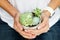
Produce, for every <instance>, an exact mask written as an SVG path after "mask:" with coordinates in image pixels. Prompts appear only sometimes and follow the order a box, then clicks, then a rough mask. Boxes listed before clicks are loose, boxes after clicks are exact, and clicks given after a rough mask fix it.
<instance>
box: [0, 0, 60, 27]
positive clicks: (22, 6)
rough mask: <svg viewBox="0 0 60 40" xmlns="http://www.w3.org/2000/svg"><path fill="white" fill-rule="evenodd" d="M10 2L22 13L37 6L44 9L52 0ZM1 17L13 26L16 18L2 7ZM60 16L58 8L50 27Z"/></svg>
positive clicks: (51, 19)
mask: <svg viewBox="0 0 60 40" xmlns="http://www.w3.org/2000/svg"><path fill="white" fill-rule="evenodd" d="M9 2H10V3H11V4H12V5H13V6H14V7H15V8H16V9H17V10H19V11H20V13H23V12H25V11H32V10H33V9H35V8H37V7H38V8H40V9H41V10H43V9H44V8H45V7H47V5H48V3H49V2H50V0H9ZM0 17H1V19H2V20H3V21H4V22H6V23H7V24H8V25H9V26H10V27H12V28H13V24H14V20H13V18H12V16H11V15H9V13H7V12H6V11H5V10H3V9H2V8H0ZM59 18H60V10H59V8H57V9H56V10H55V14H54V15H53V16H52V17H51V18H50V19H49V27H51V26H53V25H54V24H55V23H56V22H57V21H58V20H59Z"/></svg>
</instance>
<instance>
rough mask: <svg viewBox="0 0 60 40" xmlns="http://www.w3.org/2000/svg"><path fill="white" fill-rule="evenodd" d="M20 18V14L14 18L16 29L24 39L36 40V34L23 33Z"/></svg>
mask: <svg viewBox="0 0 60 40" xmlns="http://www.w3.org/2000/svg"><path fill="white" fill-rule="evenodd" d="M19 17H20V15H19V13H17V14H16V16H15V17H14V29H15V30H16V31H17V32H18V33H19V34H20V35H21V36H23V37H24V38H27V39H33V38H35V37H36V36H35V35H34V34H31V33H28V32H25V31H23V27H22V25H21V24H20V23H19Z"/></svg>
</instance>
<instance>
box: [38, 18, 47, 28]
mask: <svg viewBox="0 0 60 40" xmlns="http://www.w3.org/2000/svg"><path fill="white" fill-rule="evenodd" d="M47 21H48V19H47V18H44V20H43V22H42V23H40V24H39V26H38V28H37V29H41V28H43V27H44V26H45V25H46V24H47Z"/></svg>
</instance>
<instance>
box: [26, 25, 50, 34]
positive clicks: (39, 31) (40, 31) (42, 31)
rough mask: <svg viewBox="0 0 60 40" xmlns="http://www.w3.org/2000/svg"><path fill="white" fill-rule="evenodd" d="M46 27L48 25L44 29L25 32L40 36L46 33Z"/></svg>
mask: <svg viewBox="0 0 60 40" xmlns="http://www.w3.org/2000/svg"><path fill="white" fill-rule="evenodd" d="M48 26H49V25H46V26H45V27H44V28H42V29H39V30H27V32H31V33H33V34H36V35H40V34H42V33H44V32H47V31H48V29H49V27H48Z"/></svg>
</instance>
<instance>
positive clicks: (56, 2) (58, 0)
mask: <svg viewBox="0 0 60 40" xmlns="http://www.w3.org/2000/svg"><path fill="white" fill-rule="evenodd" d="M48 6H49V7H51V8H52V9H54V10H55V9H56V8H57V7H59V6H60V0H51V1H50V3H49V4H48ZM44 11H45V12H46V15H47V16H50V15H51V14H50V13H49V12H48V11H47V10H44Z"/></svg>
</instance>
